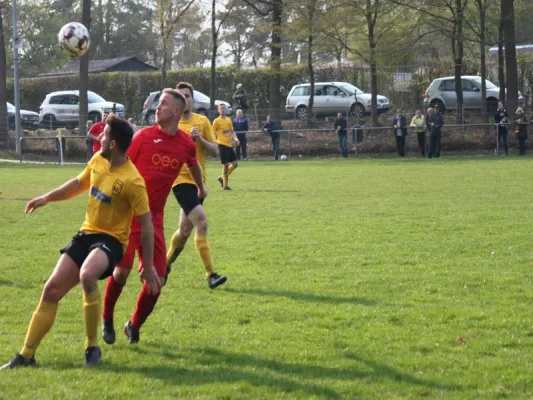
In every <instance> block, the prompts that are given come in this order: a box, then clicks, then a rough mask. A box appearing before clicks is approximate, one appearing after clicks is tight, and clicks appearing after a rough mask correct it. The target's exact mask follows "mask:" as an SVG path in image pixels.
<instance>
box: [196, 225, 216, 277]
mask: <svg viewBox="0 0 533 400" xmlns="http://www.w3.org/2000/svg"><path fill="white" fill-rule="evenodd" d="M194 245H195V246H196V251H197V252H198V255H199V256H200V258H201V259H202V262H203V263H204V267H205V273H206V275H207V276H209V275H211V274H212V273H213V260H212V259H211V248H210V247H209V239H208V238H207V236H206V235H199V234H198V233H196V234H195V235H194Z"/></svg>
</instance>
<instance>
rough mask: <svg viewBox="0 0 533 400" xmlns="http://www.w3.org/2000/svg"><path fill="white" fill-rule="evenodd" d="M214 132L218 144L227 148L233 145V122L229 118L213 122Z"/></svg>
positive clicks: (218, 118) (217, 119) (219, 118)
mask: <svg viewBox="0 0 533 400" xmlns="http://www.w3.org/2000/svg"><path fill="white" fill-rule="evenodd" d="M213 132H215V135H216V137H217V143H218V144H221V145H222V146H226V147H233V146H232V145H231V132H233V122H232V121H231V118H229V117H224V118H222V117H217V118H215V120H214V121H213Z"/></svg>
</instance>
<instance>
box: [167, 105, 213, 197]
mask: <svg viewBox="0 0 533 400" xmlns="http://www.w3.org/2000/svg"><path fill="white" fill-rule="evenodd" d="M179 128H180V129H181V130H182V131H184V132H185V133H186V134H187V135H189V136H191V131H192V129H193V128H197V129H198V130H199V131H200V133H201V134H202V137H203V138H204V139H205V140H207V141H208V142H211V143H216V139H215V135H213V130H212V129H211V124H210V123H209V120H208V119H207V118H206V117H204V116H203V115H201V114H196V113H192V114H191V118H189V119H181V120H180V124H179ZM206 153H207V150H206V149H205V147H204V145H203V144H202V142H201V141H199V140H197V141H196V158H197V159H198V163H199V164H200V166H201V167H202V178H203V181H204V184H205V183H206V176H205V155H206ZM180 183H192V184H193V185H194V184H195V183H194V179H192V176H191V173H190V172H189V169H188V168H186V167H182V168H181V170H180V174H179V175H178V177H177V178H176V181H175V182H174V185H172V186H176V185H179V184H180Z"/></svg>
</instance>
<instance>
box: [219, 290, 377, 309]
mask: <svg viewBox="0 0 533 400" xmlns="http://www.w3.org/2000/svg"><path fill="white" fill-rule="evenodd" d="M224 292H229V293H238V294H251V295H255V296H270V297H285V298H288V299H291V300H300V301H311V302H317V303H329V304H361V305H364V306H375V305H376V304H377V303H376V302H375V301H374V300H368V299H363V298H360V297H336V296H324V295H319V294H311V293H300V292H288V291H286V290H262V289H234V288H227V289H224Z"/></svg>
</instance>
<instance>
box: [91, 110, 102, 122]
mask: <svg viewBox="0 0 533 400" xmlns="http://www.w3.org/2000/svg"><path fill="white" fill-rule="evenodd" d="M101 119H102V116H101V115H100V113H96V112H92V113H89V120H90V121H93V123H96V122H100V120H101Z"/></svg>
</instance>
